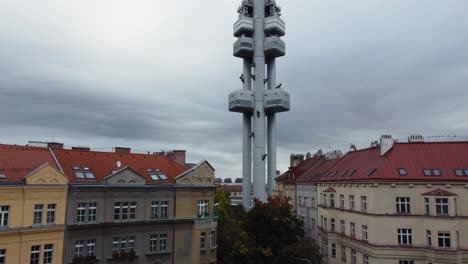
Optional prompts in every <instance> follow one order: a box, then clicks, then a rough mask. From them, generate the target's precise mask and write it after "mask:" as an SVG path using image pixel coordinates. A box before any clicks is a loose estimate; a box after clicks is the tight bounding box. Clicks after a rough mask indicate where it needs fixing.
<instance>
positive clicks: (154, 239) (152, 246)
mask: <svg viewBox="0 0 468 264" xmlns="http://www.w3.org/2000/svg"><path fill="white" fill-rule="evenodd" d="M157 244H158V235H156V234H151V235H150V240H149V251H150V252H151V253H154V252H156V249H157Z"/></svg>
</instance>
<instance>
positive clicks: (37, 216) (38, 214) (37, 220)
mask: <svg viewBox="0 0 468 264" xmlns="http://www.w3.org/2000/svg"><path fill="white" fill-rule="evenodd" d="M43 209H44V205H43V204H36V205H34V215H33V225H42V210H43Z"/></svg>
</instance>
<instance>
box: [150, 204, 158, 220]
mask: <svg viewBox="0 0 468 264" xmlns="http://www.w3.org/2000/svg"><path fill="white" fill-rule="evenodd" d="M151 218H152V219H156V218H159V201H152V202H151Z"/></svg>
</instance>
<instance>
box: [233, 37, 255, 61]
mask: <svg viewBox="0 0 468 264" xmlns="http://www.w3.org/2000/svg"><path fill="white" fill-rule="evenodd" d="M233 49H234V56H235V57H238V58H244V59H250V58H252V57H253V54H254V44H253V39H252V38H248V37H240V38H239V39H238V40H237V41H236V42H234V46H233Z"/></svg>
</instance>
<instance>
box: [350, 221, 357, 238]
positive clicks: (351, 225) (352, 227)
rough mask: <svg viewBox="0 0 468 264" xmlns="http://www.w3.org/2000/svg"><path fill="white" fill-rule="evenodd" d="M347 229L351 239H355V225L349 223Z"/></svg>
mask: <svg viewBox="0 0 468 264" xmlns="http://www.w3.org/2000/svg"><path fill="white" fill-rule="evenodd" d="M349 228H350V232H351V237H356V224H355V223H353V222H350V223H349Z"/></svg>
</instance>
